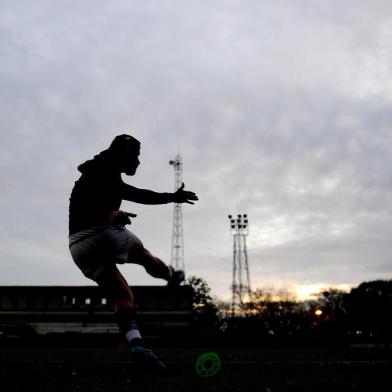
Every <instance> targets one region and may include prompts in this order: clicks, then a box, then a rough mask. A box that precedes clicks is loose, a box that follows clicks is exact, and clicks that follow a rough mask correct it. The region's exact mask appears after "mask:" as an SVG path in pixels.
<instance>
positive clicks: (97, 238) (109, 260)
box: [69, 225, 139, 281]
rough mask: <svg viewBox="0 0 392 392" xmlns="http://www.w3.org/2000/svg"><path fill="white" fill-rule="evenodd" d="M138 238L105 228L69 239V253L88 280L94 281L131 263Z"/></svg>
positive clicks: (119, 229) (123, 230)
mask: <svg viewBox="0 0 392 392" xmlns="http://www.w3.org/2000/svg"><path fill="white" fill-rule="evenodd" d="M137 241H139V240H138V238H137V237H136V236H135V235H134V234H133V233H131V232H130V231H129V230H127V229H126V228H125V227H123V226H118V225H105V226H98V227H93V228H91V229H87V230H83V231H79V232H78V233H75V234H72V235H70V236H69V250H70V252H71V255H72V258H73V260H74V262H75V264H76V265H77V266H78V267H79V269H80V270H81V271H82V272H83V274H84V276H86V277H87V278H89V279H92V280H94V281H96V280H97V278H98V277H99V276H100V274H102V273H103V272H104V271H105V269H106V268H108V267H109V266H111V265H113V264H124V263H126V262H127V258H128V253H129V250H130V248H131V247H132V245H133V244H135V243H136V242H137Z"/></svg>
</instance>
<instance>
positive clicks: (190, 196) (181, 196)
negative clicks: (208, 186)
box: [173, 183, 199, 204]
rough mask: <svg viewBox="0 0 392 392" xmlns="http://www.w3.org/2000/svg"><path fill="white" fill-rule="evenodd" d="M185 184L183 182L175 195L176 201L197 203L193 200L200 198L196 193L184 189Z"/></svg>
mask: <svg viewBox="0 0 392 392" xmlns="http://www.w3.org/2000/svg"><path fill="white" fill-rule="evenodd" d="M184 187H185V184H184V183H182V185H181V187H180V188H178V190H177V191H176V192H174V193H173V195H174V203H188V204H195V203H193V202H192V201H191V200H199V199H198V197H197V196H196V194H195V193H193V192H189V191H184Z"/></svg>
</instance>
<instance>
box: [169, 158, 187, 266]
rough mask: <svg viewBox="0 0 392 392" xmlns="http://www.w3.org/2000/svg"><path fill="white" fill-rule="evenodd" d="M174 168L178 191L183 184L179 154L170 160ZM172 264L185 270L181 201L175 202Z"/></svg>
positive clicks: (175, 189)
mask: <svg viewBox="0 0 392 392" xmlns="http://www.w3.org/2000/svg"><path fill="white" fill-rule="evenodd" d="M169 164H170V165H172V166H173V168H174V191H177V189H178V188H180V187H181V184H182V157H181V155H180V154H177V156H176V157H175V159H174V160H172V161H170V162H169ZM170 265H171V266H172V267H174V268H175V269H177V270H178V269H181V270H183V271H184V272H185V263H184V237H183V231H182V207H181V204H180V203H175V204H174V213H173V234H172V249H171V262H170Z"/></svg>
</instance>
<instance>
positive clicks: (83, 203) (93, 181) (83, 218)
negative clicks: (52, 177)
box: [69, 150, 173, 235]
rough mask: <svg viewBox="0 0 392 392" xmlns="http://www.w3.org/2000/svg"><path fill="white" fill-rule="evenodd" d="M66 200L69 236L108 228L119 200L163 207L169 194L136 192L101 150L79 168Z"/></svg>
mask: <svg viewBox="0 0 392 392" xmlns="http://www.w3.org/2000/svg"><path fill="white" fill-rule="evenodd" d="M78 170H79V171H80V173H81V176H80V178H79V179H78V180H77V181H75V185H74V187H73V190H72V193H71V197H70V199H69V235H71V234H74V233H77V232H79V231H82V230H86V229H91V228H93V227H97V226H103V225H108V224H110V223H109V216H110V213H111V212H113V211H117V210H119V208H120V206H121V202H122V200H128V201H133V202H135V203H141V204H166V203H169V202H172V201H173V194H172V193H158V192H153V191H150V190H147V189H139V188H136V187H133V186H131V185H128V184H126V183H124V182H123V180H122V178H121V171H120V170H119V169H118V164H117V163H116V159H115V156H113V154H112V153H111V152H110V151H109V150H105V151H102V152H101V153H100V154H98V155H95V156H94V158H93V159H90V160H88V161H86V162H84V163H82V164H81V165H79V166H78Z"/></svg>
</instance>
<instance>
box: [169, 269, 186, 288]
mask: <svg viewBox="0 0 392 392" xmlns="http://www.w3.org/2000/svg"><path fill="white" fill-rule="evenodd" d="M169 268H170V269H171V270H172V276H171V277H170V278H169V279H168V281H167V285H168V286H171V287H175V286H179V285H180V284H181V283H182V282H183V281H184V280H185V273H184V271H182V270H175V269H174V268H173V267H172V266H170V267H169Z"/></svg>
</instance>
